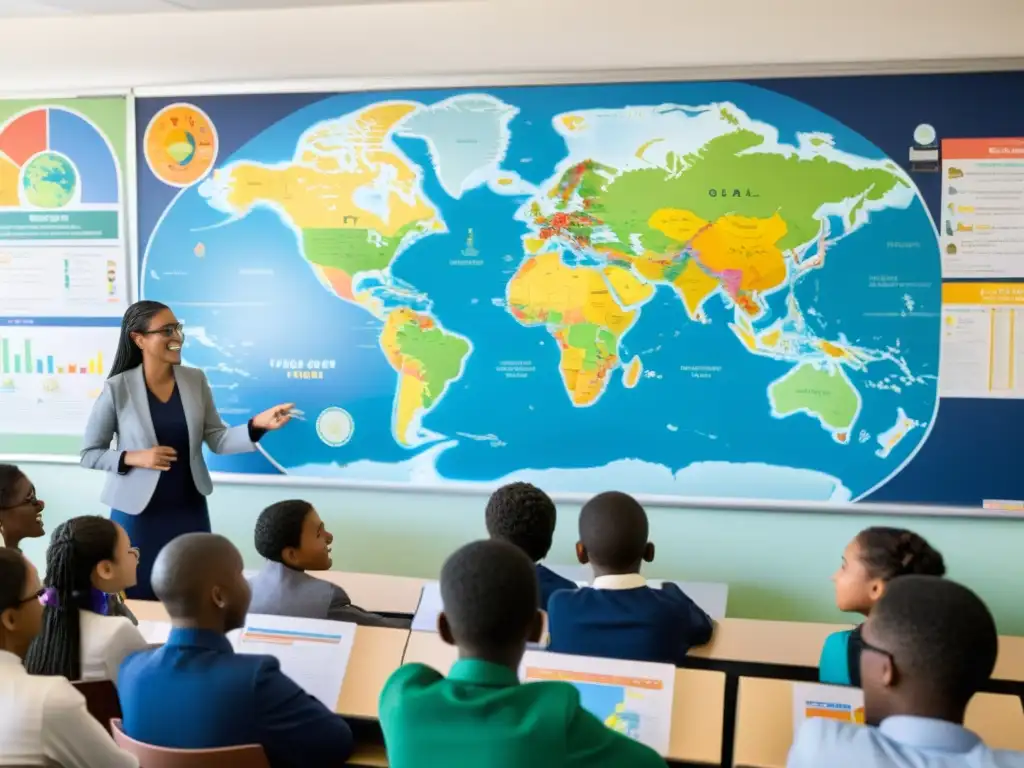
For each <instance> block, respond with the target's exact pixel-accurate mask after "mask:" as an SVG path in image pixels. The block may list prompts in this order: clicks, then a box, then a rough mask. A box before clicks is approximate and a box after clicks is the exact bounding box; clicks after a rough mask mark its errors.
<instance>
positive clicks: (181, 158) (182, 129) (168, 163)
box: [142, 104, 217, 187]
mask: <svg viewBox="0 0 1024 768" xmlns="http://www.w3.org/2000/svg"><path fill="white" fill-rule="evenodd" d="M142 147H143V153H144V154H145V156H146V164H147V165H148V166H149V170H150V171H151V172H152V173H153V175H154V176H156V177H157V178H158V179H160V181H162V182H163V183H164V184H168V185H170V186H172V187H191V186H192V185H193V184H195V183H196V182H197V181H200V180H201V179H202V178H203V177H205V176H206V174H208V173H209V172H210V169H211V168H213V164H214V162H216V160H217V129H216V128H214V126H213V122H212V121H211V120H210V118H209V117H207V115H206V113H205V112H203V111H202V110H201V109H199V108H198V107H194V106H192V105H191V104H171V105H170V106H167V107H164V108H163V109H161V110H160V111H159V112H157V113H156V115H154V116H153V119H152V120H150V121H149V125H148V126H146V135H145V137H144V138H143V141H142Z"/></svg>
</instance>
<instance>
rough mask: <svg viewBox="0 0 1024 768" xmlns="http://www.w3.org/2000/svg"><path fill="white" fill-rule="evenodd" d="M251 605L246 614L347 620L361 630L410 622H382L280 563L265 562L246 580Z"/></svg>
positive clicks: (327, 585)
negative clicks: (250, 594) (257, 571)
mask: <svg viewBox="0 0 1024 768" xmlns="http://www.w3.org/2000/svg"><path fill="white" fill-rule="evenodd" d="M249 585H250V587H251V588H252V602H251V603H250V604H249V613H268V614H271V615H273V616H295V617H297V618H304V619H329V620H331V621H349V622H352V623H353V624H359V625H360V626H364V627H394V628H398V629H408V628H409V624H410V622H409V621H408V620H405V621H403V620H401V619H385V618H384V617H383V616H378V615H377V614H375V613H370V612H369V611H364V610H363V609H362V608H360V607H358V606H355V605H352V600H351V599H350V598H349V596H348V594H347V593H346V592H345V590H344V589H342V588H341V587H339V586H338V585H337V584H332V583H331V582H329V581H325V580H324V579H318V578H316V577H315V576H310V575H309V574H308V573H306V572H305V571H297V570H295V569H294V568H289V567H288V566H287V565H285V564H284V563H275V562H268V563H267V564H266V565H264V566H263V569H262V570H261V571H260V572H259V573H257V574H256V575H255V576H253V577H252V579H250V581H249Z"/></svg>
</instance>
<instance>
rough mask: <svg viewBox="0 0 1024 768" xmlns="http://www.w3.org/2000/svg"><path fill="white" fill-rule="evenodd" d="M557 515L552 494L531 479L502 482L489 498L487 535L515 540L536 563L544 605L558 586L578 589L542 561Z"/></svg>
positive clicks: (548, 546) (512, 541)
mask: <svg viewBox="0 0 1024 768" xmlns="http://www.w3.org/2000/svg"><path fill="white" fill-rule="evenodd" d="M555 517H556V512H555V503H554V502H553V501H552V500H551V497H550V496H548V495H547V494H546V493H544V491H542V490H541V489H540V488H537V487H536V486H534V485H530V483H510V484H508V485H503V486H502V487H501V488H499V489H498V490H496V491H495V492H494V493H493V494H491V498H490V499H488V501H487V513H486V519H487V535H488V536H490V537H491V538H492V539H499V540H501V541H507V542H509V543H510V544H514V545H515V546H517V547H519V548H520V549H521V550H523V552H525V553H526V554H527V556H528V557H529V558H530V559H531V560H532V561H533V562H535V563H536V564H537V582H538V584H539V585H540V604H541V607H542V608H547V605H548V600H550V599H551V595H553V594H554V593H555V592H557V591H558V590H560V589H576V584H575V582H572V581H569V580H568V579H565V578H562V577H561V576H559V575H558V574H557V573H555V572H554V571H552V570H551V569H550V568H546V567H544V566H543V565H541V564H540V561H541V560H543V559H544V558H545V557H547V556H548V552H549V551H550V549H551V538H552V536H554V534H555Z"/></svg>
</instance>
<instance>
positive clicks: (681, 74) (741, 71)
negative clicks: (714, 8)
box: [0, 58, 1024, 520]
mask: <svg viewBox="0 0 1024 768" xmlns="http://www.w3.org/2000/svg"><path fill="white" fill-rule="evenodd" d="M1021 70H1024V58H990V59H962V60H908V61H883V62H837V63H832V64H775V65H768V66H764V67H756V66H713V67H685V68H657V69H654V68H646V69H644V68H639V69H618V70H594V71H586V70H584V71H579V70H571V69H570V70H564V71H557V72H550V71H549V72H522V73H496V72H494V73H487V72H479V73H467V74H464V75H461V74H460V75H396V76H386V77H385V76H382V77H369V78H365V77H364V78H343V77H330V78H310V79H282V80H266V81H235V82H220V81H209V82H199V83H195V82H194V83H181V84H169V85H158V86H138V87H135V88H132V89H129V90H128V92H127V94H126V92H125V91H124V90H123V89H122V90H106V91H97V92H96V93H93V92H91V91H85V92H83V91H76V92H74V94H68V95H64V96H63V97H64V98H72V97H74V96H78V97H81V96H86V95H88V96H92V95H121V96H123V95H127V98H128V108H129V118H128V119H129V128H130V133H129V136H128V138H129V140H131V141H133V142H134V143H133V146H132V147H131V149H132V150H133V151H131V152H130V153H129V156H128V167H129V174H127V175H128V176H130V179H131V184H132V186H131V188H130V189H129V193H128V197H127V198H126V200H127V203H128V207H129V210H128V211H127V212H126V213H127V216H128V218H129V226H130V230H129V232H130V239H129V262H131V264H130V267H131V269H132V275H133V277H134V279H133V280H132V282H131V286H132V288H131V291H132V293H133V294H137V290H138V286H137V284H136V280H137V279H138V274H137V273H138V262H139V257H140V254H139V233H138V221H137V215H136V211H137V198H138V186H137V183H136V182H137V171H138V168H137V145H138V136H137V126H136V125H135V100H136V98H169V97H181V98H195V97H200V96H230V95H260V94H266V95H270V94H277V93H319V92H324V93H346V92H365V91H377V90H425V89H433V88H474V87H491V88H500V87H508V86H545V85H594V84H601V83H639V82H673V81H678V82H689V81H701V80H716V81H721V80H767V79H777V78H819V77H844V76H882V75H927V74H935V75H939V74H969V73H987V72H1013V71H1021ZM0 98H58V96H54V95H52V94H44V95H42V96H40V95H38V94H36V93H31V92H26V93H12V94H6V93H0ZM5 458H6V459H7V460H12V461H19V462H22V463H30V464H31V463H43V464H68V465H70V464H77V463H78V459H77V458H76V457H73V456H46V455H37V454H23V455H12V456H8V457H5ZM212 477H213V479H214V481H215V482H217V483H218V484H225V485H241V486H274V485H277V486H287V487H301V488H318V489H332V490H339V491H344V490H348V491H364V492H392V493H429V494H444V495H456V496H481V495H485V494H487V493H490V491H491V490H492V489H493V487H494V485H493V484H463V485H441V484H434V485H423V484H416V485H412V484H408V483H385V482H361V481H356V480H332V479H328V478H315V477H300V476H295V475H245V474H240V473H228V472H213V473H212ZM552 498H553V499H554V500H555V501H557V502H560V503H570V504H579V503H583V502H585V501H586V500H587V499H588V498H590V494H582V493H554V494H552ZM636 498H637V499H638V500H639V501H640V502H641V503H643V504H644V505H646V506H651V507H659V508H673V509H689V510H699V511H722V512H776V513H794V514H828V515H834V514H846V515H858V516H865V515H869V516H870V515H878V516H892V515H900V516H909V517H939V518H984V519H993V520H1006V519H1009V520H1024V513H1018V512H1002V511H999V510H992V509H983V508H976V507H961V506H932V505H926V504H892V503H875V502H858V503H853V502H844V503H835V502H810V501H785V500H763V501H758V500H755V499H736V498H720V497H685V496H663V495H649V494H641V495H637V497H636Z"/></svg>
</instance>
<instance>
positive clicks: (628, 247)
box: [142, 83, 940, 501]
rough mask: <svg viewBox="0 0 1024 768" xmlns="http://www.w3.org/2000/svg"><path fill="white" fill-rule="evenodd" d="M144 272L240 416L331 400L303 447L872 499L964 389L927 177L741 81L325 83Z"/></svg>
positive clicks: (733, 492)
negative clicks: (946, 383)
mask: <svg viewBox="0 0 1024 768" xmlns="http://www.w3.org/2000/svg"><path fill="white" fill-rule="evenodd" d="M669 96H671V98H667V97H669ZM252 98H258V97H252ZM210 114H211V117H212V118H213V120H214V121H215V122H216V120H217V117H216V115H215V114H213V112H210ZM142 286H143V294H144V295H145V297H146V298H155V299H159V300H162V301H166V302H167V303H169V304H170V305H171V306H172V307H175V308H176V311H177V312H178V314H179V316H181V317H182V319H184V320H185V322H186V324H187V329H188V332H189V343H188V345H187V346H186V355H185V357H186V362H188V363H189V364H193V365H198V366H200V367H203V368H204V369H206V370H207V372H208V374H209V375H210V378H211V381H212V382H213V383H214V386H215V392H216V393H217V400H218V405H219V406H220V408H221V411H222V413H224V414H225V416H226V417H230V414H232V413H237V414H239V415H243V414H246V413H253V412H257V411H258V410H260V409H262V408H263V407H266V405H267V404H271V403H273V402H278V401H282V400H283V401H294V402H296V403H297V405H298V407H299V408H300V409H302V411H303V412H304V414H305V419H304V420H303V421H302V422H300V423H297V424H293V425H290V426H289V428H288V429H287V430H281V431H280V432H278V433H273V434H271V435H268V436H267V437H266V438H265V439H264V441H262V442H261V448H262V449H263V450H264V452H265V454H266V455H267V457H268V458H270V460H271V461H272V462H273V464H274V466H275V467H276V468H277V470H278V471H283V472H287V473H289V474H295V475H306V476H317V477H325V478H330V479H338V480H348V481H366V482H373V483H388V484H390V483H397V484H408V483H413V484H418V485H435V484H449V483H457V484H463V485H473V484H486V485H493V484H494V483H496V482H502V481H507V480H510V479H513V478H515V479H529V480H533V481H535V482H538V483H540V484H542V485H543V486H544V487H546V488H548V489H549V490H553V491H570V492H572V491H579V492H589V491H593V490H600V489H603V488H606V487H611V486H614V487H617V488H620V489H623V490H628V491H632V492H636V493H645V494H655V495H667V496H674V495H688V496H716V497H733V496H758V497H767V498H783V499H808V500H838V501H845V500H850V499H856V498H859V497H861V496H863V495H865V494H867V493H869V492H870V491H871V490H872V489H874V488H876V487H879V486H880V485H882V484H884V482H885V481H886V479H887V478H889V477H891V476H893V475H894V474H895V473H897V472H898V471H899V469H900V467H901V466H903V465H904V464H905V463H906V461H908V460H909V458H910V457H911V456H912V455H913V453H914V452H915V451H916V449H917V448H918V447H919V445H920V444H921V443H922V442H923V440H924V439H925V438H926V436H927V433H928V430H929V428H930V425H931V422H932V420H933V418H934V413H935V409H936V407H937V393H936V383H937V382H936V374H937V364H938V349H939V325H938V323H939V321H938V313H937V309H938V306H939V302H940V273H939V249H938V241H937V235H936V231H935V227H934V224H933V223H932V221H931V218H930V217H929V215H928V212H927V210H926V208H925V206H924V204H923V202H922V200H921V196H920V193H919V192H918V190H917V188H916V186H915V184H914V182H913V181H912V179H911V178H910V176H909V175H908V174H907V173H906V172H905V171H904V170H903V169H902V168H901V167H900V166H899V165H898V164H897V163H896V162H894V161H893V160H892V159H891V158H889V157H886V156H885V155H884V154H883V153H881V152H880V151H879V150H878V149H877V148H876V147H874V146H873V145H872V144H871V143H870V142H869V141H868V140H867V139H865V138H864V137H862V136H859V135H857V134H855V133H853V132H852V131H850V130H849V129H847V128H846V127H845V126H843V125H842V124H840V123H838V122H837V121H835V120H833V119H832V118H829V117H828V116H827V115H824V114H823V113H821V112H819V111H818V110H816V109H814V108H812V107H809V106H808V105H805V104H801V103H799V102H796V101H794V100H792V99H789V98H787V97H783V96H781V95H778V94H775V93H772V92H771V91H768V90H766V89H762V88H758V87H755V86H751V85H745V84H739V83H732V84H728V83H727V84H701V83H692V84H678V83H677V84H670V85H669V84H660V85H659V84H649V85H647V86H643V87H640V86H635V87H630V86H590V87H585V88H571V87H552V88H544V89H495V90H493V91H489V92H453V91H450V92H447V93H445V92H422V93H418V94H417V93H411V94H408V95H404V94H403V95H398V94H394V95H392V94H367V95H363V96H361V97H355V96H352V95H344V96H327V97H324V98H323V99H321V100H318V101H316V102H315V103H313V104H312V105H310V106H307V107H304V108H302V109H298V110H296V111H295V112H293V113H292V114H290V115H288V116H287V117H286V118H284V119H283V120H279V121H277V122H275V123H273V124H271V125H268V126H267V127H265V128H263V129H262V130H260V131H259V132H258V133H256V134H255V135H254V136H253V137H252V138H251V139H250V140H249V141H247V142H246V143H244V144H243V145H242V146H241V147H240V148H239V149H237V150H236V151H235V152H234V153H233V154H231V155H230V156H229V157H227V158H223V159H222V160H221V161H219V163H218V165H217V166H216V167H215V169H214V171H213V172H212V174H211V175H209V176H208V177H207V178H206V179H205V180H204V181H202V182H200V183H198V184H197V185H195V186H193V187H191V188H189V189H186V190H184V191H183V192H182V193H181V194H180V195H179V196H178V197H176V198H175V200H174V201H173V203H172V204H171V205H170V206H168V208H167V209H166V211H165V212H164V215H163V217H162V218H161V220H160V222H159V223H158V225H157V226H156V228H155V230H154V231H153V233H152V235H151V236H150V238H149V241H148V243H147V245H146V251H145V262H144V268H143V271H142Z"/></svg>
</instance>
